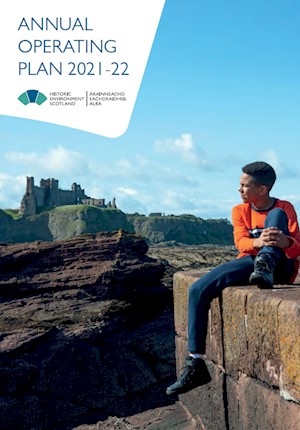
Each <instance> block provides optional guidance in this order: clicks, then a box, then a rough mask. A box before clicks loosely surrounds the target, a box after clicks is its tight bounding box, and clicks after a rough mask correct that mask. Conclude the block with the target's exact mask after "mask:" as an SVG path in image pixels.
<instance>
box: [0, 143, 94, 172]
mask: <svg viewBox="0 0 300 430" xmlns="http://www.w3.org/2000/svg"><path fill="white" fill-rule="evenodd" d="M4 157H5V160H6V161H7V162H10V163H12V164H18V165H20V166H21V167H22V169H23V170H24V171H26V173H27V175H31V176H40V175H42V176H43V177H45V176H49V177H50V176H60V177H65V176H68V175H73V176H74V175H79V176H82V174H83V173H86V172H87V171H88V170H89V165H88V163H87V162H86V160H85V159H84V157H83V156H82V155H81V154H80V153H78V152H75V151H69V150H67V149H65V148H64V147H63V146H57V147H55V148H50V149H49V150H48V151H47V152H45V153H40V154H37V153H35V152H31V153H24V152H16V151H14V152H8V153H6V154H5V156H4Z"/></svg>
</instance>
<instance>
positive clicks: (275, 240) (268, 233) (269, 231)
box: [253, 227, 291, 248]
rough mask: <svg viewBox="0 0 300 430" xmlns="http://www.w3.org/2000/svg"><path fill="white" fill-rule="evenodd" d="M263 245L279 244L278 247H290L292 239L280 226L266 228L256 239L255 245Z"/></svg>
mask: <svg viewBox="0 0 300 430" xmlns="http://www.w3.org/2000/svg"><path fill="white" fill-rule="evenodd" d="M263 246H277V247H278V248H288V247H289V246H291V240H290V239H289V237H288V236H286V235H285V234H284V233H283V232H282V231H281V230H279V228H277V227H269V228H265V229H264V230H263V231H262V233H261V235H260V236H259V237H258V238H257V239H254V241H253V247H254V248H262V247H263Z"/></svg>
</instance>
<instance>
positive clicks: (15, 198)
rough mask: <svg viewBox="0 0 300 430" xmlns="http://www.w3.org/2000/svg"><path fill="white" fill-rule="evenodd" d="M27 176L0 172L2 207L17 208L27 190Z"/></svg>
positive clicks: (0, 201) (0, 199)
mask: <svg viewBox="0 0 300 430" xmlns="http://www.w3.org/2000/svg"><path fill="white" fill-rule="evenodd" d="M25 184H26V178H25V176H13V175H10V174H8V173H3V172H0V207H1V208H3V209H6V208H12V209H16V208H18V207H19V206H20V201H21V198H22V196H23V194H24V192H25Z"/></svg>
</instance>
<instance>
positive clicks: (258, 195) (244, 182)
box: [239, 173, 267, 204]
mask: <svg viewBox="0 0 300 430" xmlns="http://www.w3.org/2000/svg"><path fill="white" fill-rule="evenodd" d="M266 191H267V187H266V186H265V185H257V184H256V183H255V180H254V178H253V177H252V176H250V175H248V174H247V173H243V174H242V176H241V180H240V188H239V193H240V195H241V198H242V200H243V202H244V203H254V204H255V203H256V202H259V201H260V200H261V199H262V198H263V196H264V195H265V194H266Z"/></svg>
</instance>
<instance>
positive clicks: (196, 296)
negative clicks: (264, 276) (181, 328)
mask: <svg viewBox="0 0 300 430" xmlns="http://www.w3.org/2000/svg"><path fill="white" fill-rule="evenodd" d="M264 227H265V228H267V227H278V228H279V229H280V230H282V231H283V233H284V234H286V235H288V234H289V231H288V218H287V215H286V213H285V212H284V211H283V210H282V209H280V208H274V209H272V210H271V211H270V212H269V213H268V215H267V217H266V220H265V225H264ZM261 252H267V253H270V254H272V257H273V258H274V260H275V262H276V269H275V273H274V278H275V283H277V284H278V283H281V284H284V283H288V282H289V279H290V278H291V276H292V274H293V271H294V260H291V259H288V258H287V257H286V255H285V254H284V252H283V251H282V249H280V248H278V247H275V246H264V247H263V248H261V249H260V250H259V253H261ZM254 259H255V257H254V256H247V257H242V258H238V259H236V260H233V261H230V262H229V263H225V264H222V265H221V266H218V267H216V268H215V269H213V270H212V271H210V272H209V273H207V274H206V275H204V276H203V277H202V278H200V279H198V281H196V282H194V283H193V284H192V285H191V287H190V289H189V305H188V350H189V351H191V352H198V353H200V354H204V353H205V339H206V333H207V321H208V311H209V307H210V303H211V301H212V300H213V299H214V298H215V297H219V296H220V295H221V293H222V291H223V290H224V288H226V287H229V286H234V285H236V286H238V285H240V286H243V285H249V276H250V275H251V273H252V272H253V270H254Z"/></svg>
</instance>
